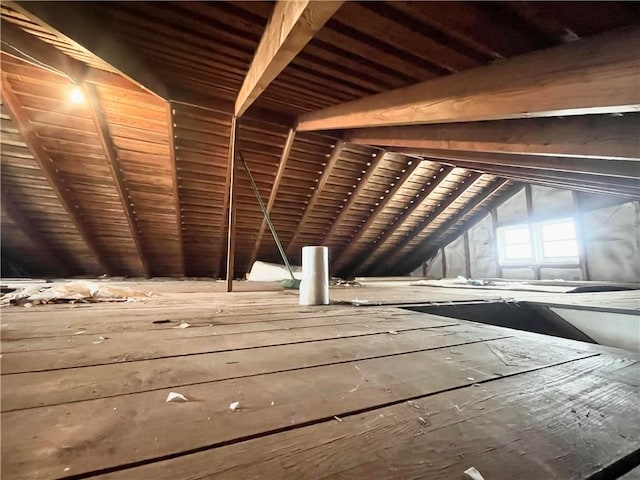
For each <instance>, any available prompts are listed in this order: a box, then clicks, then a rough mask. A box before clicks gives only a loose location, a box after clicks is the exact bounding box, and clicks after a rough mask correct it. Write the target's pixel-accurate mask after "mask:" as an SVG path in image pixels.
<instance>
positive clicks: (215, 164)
mask: <svg viewBox="0 0 640 480" xmlns="http://www.w3.org/2000/svg"><path fill="white" fill-rule="evenodd" d="M172 108H173V109H174V112H175V113H174V114H173V123H174V126H173V134H174V137H175V138H174V145H175V159H176V170H177V181H178V196H179V200H180V214H181V228H182V241H183V244H184V254H185V269H186V272H185V273H186V274H187V275H190V276H215V275H219V274H220V272H219V264H220V259H221V258H222V256H223V255H224V250H225V249H226V245H223V243H224V240H225V238H226V236H225V233H224V232H225V227H226V222H227V219H226V216H225V212H224V199H225V188H226V177H227V163H228V157H229V134H230V132H231V115H229V114H226V113H219V112H215V111H213V110H208V109H204V108H196V107H191V106H188V105H183V104H180V103H172Z"/></svg>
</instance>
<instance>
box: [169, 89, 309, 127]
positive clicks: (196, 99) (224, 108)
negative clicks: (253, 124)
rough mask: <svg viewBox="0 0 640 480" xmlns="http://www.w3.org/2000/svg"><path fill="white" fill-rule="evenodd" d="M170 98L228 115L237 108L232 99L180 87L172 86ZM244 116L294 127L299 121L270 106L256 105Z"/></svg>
mask: <svg viewBox="0 0 640 480" xmlns="http://www.w3.org/2000/svg"><path fill="white" fill-rule="evenodd" d="M169 98H170V99H171V101H172V102H174V103H179V104H182V105H188V106H190V107H196V108H202V109H205V110H211V111H214V112H219V113H225V114H227V115H233V112H234V108H235V107H234V104H233V102H232V101H230V100H225V99H223V98H218V97H212V96H210V95H202V94H199V93H196V92H192V91H186V90H183V89H179V88H172V89H171V91H170V92H169ZM242 118H243V119H247V118H248V119H253V120H259V121H261V122H267V123H274V124H276V125H281V126H283V127H287V128H294V127H295V124H296V121H297V119H296V118H295V117H293V116H290V115H287V114H285V113H282V112H276V111H275V110H270V109H268V108H260V107H257V106H255V105H254V106H252V107H251V108H250V109H249V110H247V111H246V112H245V113H244V115H243V116H242Z"/></svg>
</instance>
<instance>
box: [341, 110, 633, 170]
mask: <svg viewBox="0 0 640 480" xmlns="http://www.w3.org/2000/svg"><path fill="white" fill-rule="evenodd" d="M639 121H640V117H639V116H638V114H635V113H629V114H625V115H623V116H611V115H589V116H577V117H566V118H531V119H519V120H497V121H494V122H471V123H451V124H445V125H410V126H402V127H378V128H367V129H355V130H350V131H348V132H347V133H346V137H345V138H346V139H347V140H348V141H349V142H354V143H362V144H367V145H380V146H395V147H407V148H424V149H431V150H432V151H437V150H442V151H443V152H442V153H444V151H447V152H448V151H450V150H453V151H456V150H457V151H466V152H492V153H514V154H526V155H548V156H559V157H562V156H566V157H571V156H575V157H581V158H599V159H620V160H624V159H626V160H634V159H639V158H640V143H639V142H638V135H637V133H638V122H639Z"/></svg>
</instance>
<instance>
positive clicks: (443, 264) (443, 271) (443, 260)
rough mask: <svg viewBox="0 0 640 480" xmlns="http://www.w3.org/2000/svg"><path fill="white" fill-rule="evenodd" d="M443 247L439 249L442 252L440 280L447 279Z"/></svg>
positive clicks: (445, 257)
mask: <svg viewBox="0 0 640 480" xmlns="http://www.w3.org/2000/svg"><path fill="white" fill-rule="evenodd" d="M444 247H446V245H445V246H443V247H442V248H441V249H440V251H441V252H442V278H447V256H446V254H445V253H444Z"/></svg>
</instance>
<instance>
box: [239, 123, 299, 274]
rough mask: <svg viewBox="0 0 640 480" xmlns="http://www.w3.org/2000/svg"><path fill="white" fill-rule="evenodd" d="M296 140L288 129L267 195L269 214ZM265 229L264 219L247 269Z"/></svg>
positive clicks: (255, 253) (256, 253)
mask: <svg viewBox="0 0 640 480" xmlns="http://www.w3.org/2000/svg"><path fill="white" fill-rule="evenodd" d="M295 138H296V130H295V129H294V128H291V129H289V133H288V134H287V139H286V140H285V142H284V147H283V148H282V155H281V156H280V163H279V164H278V171H277V173H276V177H275V178H274V179H273V186H272V187H271V193H270V194H269V199H268V200H267V213H269V214H271V210H272V209H273V205H274V204H275V203H276V198H277V197H278V190H279V189H280V183H282V178H283V177H284V171H285V170H286V169H287V162H288V161H289V154H290V153H291V147H293V142H294V140H295ZM266 228H267V220H266V219H265V218H263V219H262V223H261V224H260V230H259V231H258V237H257V238H256V243H255V245H254V246H253V251H252V252H251V258H250V259H249V260H250V261H249V268H251V266H252V265H253V262H255V261H256V258H257V257H258V252H259V251H260V245H261V244H262V237H263V236H264V231H265V230H266Z"/></svg>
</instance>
